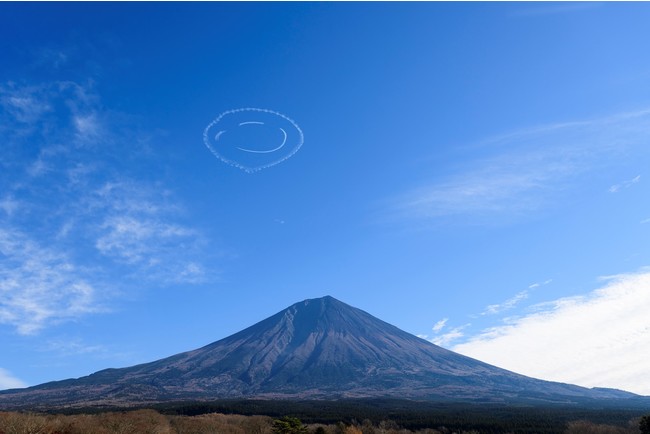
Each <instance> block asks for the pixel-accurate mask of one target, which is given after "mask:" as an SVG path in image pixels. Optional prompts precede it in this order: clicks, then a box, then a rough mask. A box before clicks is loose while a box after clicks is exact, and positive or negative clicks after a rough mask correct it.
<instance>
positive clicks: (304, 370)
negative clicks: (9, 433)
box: [0, 297, 635, 409]
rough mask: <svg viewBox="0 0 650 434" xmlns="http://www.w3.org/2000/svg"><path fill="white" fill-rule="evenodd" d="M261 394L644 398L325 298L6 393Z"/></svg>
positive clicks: (97, 396)
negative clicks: (172, 349)
mask: <svg viewBox="0 0 650 434" xmlns="http://www.w3.org/2000/svg"><path fill="white" fill-rule="evenodd" d="M252 397H255V398H282V399H339V398H379V397H382V398H384V397H393V398H408V399H420V400H454V401H459V400H465V401H472V402H522V401H525V402H528V403H535V402H537V403H571V402H580V401H582V400H599V399H606V400H614V399H616V400H623V399H634V397H635V395H633V394H627V393H624V392H620V391H612V390H608V389H586V388H582V387H578V386H573V385H568V384H561V383H554V382H547V381H542V380H537V379H533V378H529V377H525V376H522V375H518V374H515V373H513V372H509V371H506V370H503V369H500V368H497V367H494V366H491V365H488V364H486V363H483V362H480V361H478V360H475V359H472V358H469V357H465V356H462V355H460V354H457V353H454V352H452V351H449V350H446V349H444V348H441V347H438V346H436V345H434V344H432V343H430V342H427V341H425V340H423V339H420V338H418V337H415V336H413V335H411V334H409V333H406V332H404V331H402V330H400V329H398V328H397V327H395V326H392V325H390V324H388V323H386V322H384V321H381V320H379V319H377V318H375V317H373V316H372V315H370V314H368V313H366V312H364V311H362V310H360V309H356V308H354V307H351V306H349V305H347V304H345V303H342V302H340V301H338V300H336V299H334V298H332V297H323V298H318V299H312V300H305V301H302V302H300V303H296V304H294V305H292V306H290V307H289V308H287V309H285V310H283V311H281V312H279V313H277V314H275V315H273V316H271V317H269V318H267V319H265V320H263V321H261V322H259V323H257V324H255V325H253V326H251V327H249V328H247V329H245V330H242V331H240V332H239V333H236V334H234V335H232V336H229V337H227V338H225V339H222V340H220V341H217V342H214V343H212V344H210V345H207V346H205V347H203V348H199V349H197V350H194V351H189V352H186V353H181V354H177V355H174V356H171V357H168V358H165V359H162V360H158V361H155V362H151V363H146V364H142V365H137V366H133V367H129V368H123V369H106V370H103V371H99V372H96V373H94V374H92V375H89V376H87V377H82V378H79V379H70V380H64V381H57V382H52V383H46V384H42V385H39V386H34V387H30V388H26V389H17V390H10V391H4V392H0V409H2V408H7V409H8V408H17V407H32V408H38V407H59V406H92V405H130V404H136V403H147V402H161V401H171V400H208V399H209V400H214V399H223V398H252Z"/></svg>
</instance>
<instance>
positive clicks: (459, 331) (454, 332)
mask: <svg viewBox="0 0 650 434" xmlns="http://www.w3.org/2000/svg"><path fill="white" fill-rule="evenodd" d="M469 326H470V324H465V325H462V326H459V327H454V328H452V329H450V330H449V331H447V332H445V333H443V334H440V335H437V336H434V337H433V338H431V339H429V341H430V342H432V343H434V344H436V345H439V346H441V347H449V345H451V344H452V343H453V342H456V341H457V340H459V339H461V338H462V337H464V336H465V332H463V330H465V329H466V328H467V327H469Z"/></svg>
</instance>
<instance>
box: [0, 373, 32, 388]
mask: <svg viewBox="0 0 650 434" xmlns="http://www.w3.org/2000/svg"><path fill="white" fill-rule="evenodd" d="M22 387H27V384H25V383H24V382H23V381H22V380H20V379H18V378H16V377H14V376H13V375H12V374H11V372H9V371H7V370H6V369H3V368H0V390H4V389H18V388H22Z"/></svg>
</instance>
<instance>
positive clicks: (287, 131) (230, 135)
mask: <svg viewBox="0 0 650 434" xmlns="http://www.w3.org/2000/svg"><path fill="white" fill-rule="evenodd" d="M303 140H304V137H303V133H302V130H301V129H300V127H299V126H298V125H297V124H296V123H295V122H294V121H293V120H291V119H289V118H288V117H287V116H285V115H283V114H281V113H278V112H275V111H272V110H266V109H260V108H241V109H236V110H229V111H226V112H223V113H221V114H220V115H219V116H218V117H217V118H216V119H215V120H213V121H212V122H211V123H210V124H209V125H208V126H207V127H206V128H205V130H204V132H203V141H204V143H205V146H207V147H208V149H209V150H210V152H212V154H213V155H214V156H215V157H217V158H219V159H220V160H221V161H223V162H224V163H227V164H230V165H231V166H234V167H237V168H239V169H241V170H243V171H245V172H248V173H253V172H257V171H259V170H262V169H266V168H268V167H271V166H275V165H276V164H279V163H281V162H283V161H284V160H286V159H288V158H289V157H291V156H292V155H293V154H295V153H296V152H297V151H298V149H300V147H301V146H302V143H303Z"/></svg>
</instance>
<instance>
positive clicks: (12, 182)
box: [0, 82, 212, 334]
mask: <svg viewBox="0 0 650 434" xmlns="http://www.w3.org/2000/svg"><path fill="white" fill-rule="evenodd" d="M125 118H128V116H125V115H116V114H114V113H110V112H109V111H107V109H105V108H103V105H102V104H101V101H100V98H99V95H98V94H97V93H96V92H95V90H94V88H93V84H92V83H85V84H79V83H74V82H50V83H44V84H39V85H28V84H24V83H23V84H20V83H6V84H0V140H1V141H2V147H3V149H2V151H3V156H2V157H3V158H1V159H0V191H1V192H2V193H1V196H0V228H1V229H0V324H6V325H9V326H12V327H15V328H16V330H17V331H18V333H21V334H34V333H37V332H39V331H41V330H43V329H44V328H46V327H49V326H52V325H55V324H58V323H60V322H62V321H69V320H74V319H77V318H79V317H80V316H82V315H87V314H89V313H94V312H98V311H102V310H103V308H102V306H103V305H104V303H105V302H106V301H107V300H108V299H109V298H110V297H114V296H116V295H117V294H119V293H120V291H124V290H125V289H127V288H131V287H132V285H134V283H135V282H138V284H139V283H141V282H142V279H143V277H142V276H146V277H145V278H146V279H148V280H149V281H155V282H156V283H157V286H169V285H174V284H195V283H200V282H205V281H206V280H207V279H208V277H209V276H212V274H211V273H210V270H209V268H208V267H206V265H205V256H206V254H205V249H204V246H205V244H204V242H203V237H202V235H201V233H200V231H199V230H197V229H196V228H194V227H192V225H191V224H189V223H188V218H187V216H186V214H185V211H184V207H183V206H182V204H181V203H180V201H179V200H178V198H177V197H176V196H175V195H174V193H173V192H172V191H170V190H169V189H167V188H165V186H164V185H163V184H162V183H160V182H156V181H155V180H151V178H152V176H150V175H147V179H146V180H145V179H142V178H143V177H142V173H144V172H146V173H148V171H147V168H148V167H149V166H148V164H151V162H150V160H149V159H150V158H152V157H151V156H150V155H149V154H146V153H145V152H139V151H138V149H140V148H139V147H138V146H140V145H139V142H138V140H137V130H133V129H132V128H131V126H130V125H128V124H127V123H126V121H124V119H125ZM143 146H144V145H143ZM127 151H128V155H129V159H130V163H133V162H135V163H137V164H134V165H133V166H134V167H137V169H136V170H137V172H135V173H134V172H133V171H130V170H129V169H130V166H129V164H123V160H124V158H123V156H124V155H126V152H127ZM109 281H110V282H111V285H108V284H107V282H109ZM109 288H110V289H109Z"/></svg>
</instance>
